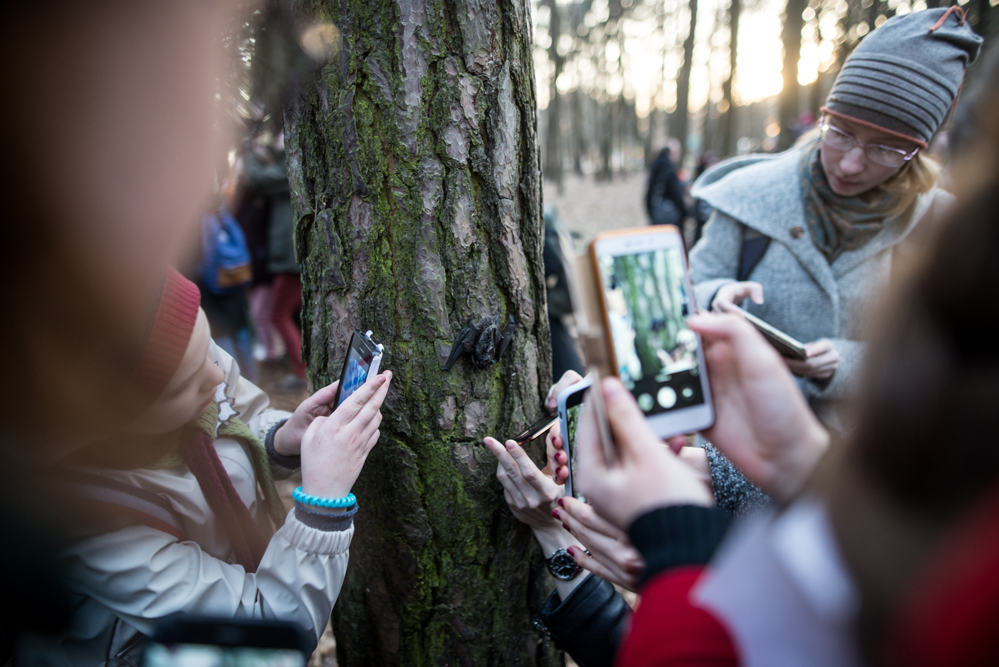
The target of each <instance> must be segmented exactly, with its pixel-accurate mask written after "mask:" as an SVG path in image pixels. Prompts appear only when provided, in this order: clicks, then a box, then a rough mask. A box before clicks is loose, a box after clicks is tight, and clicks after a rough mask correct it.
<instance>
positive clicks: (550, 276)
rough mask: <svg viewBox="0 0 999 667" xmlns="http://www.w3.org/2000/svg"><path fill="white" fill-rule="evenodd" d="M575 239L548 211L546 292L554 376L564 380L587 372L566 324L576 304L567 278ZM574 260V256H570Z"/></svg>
mask: <svg viewBox="0 0 999 667" xmlns="http://www.w3.org/2000/svg"><path fill="white" fill-rule="evenodd" d="M571 250H572V239H571V238H570V236H569V232H568V230H566V228H565V223H563V222H562V220H561V218H559V216H558V211H557V210H556V209H555V207H554V206H549V207H548V208H546V209H545V248H544V260H545V292H546V294H547V296H548V328H549V330H550V331H551V339H552V376H553V377H562V375H563V374H564V373H565V372H566V371H568V370H573V371H576V372H577V373H582V372H583V362H582V360H581V359H580V358H579V352H578V351H577V349H576V339H575V338H573V336H572V334H571V333H570V332H569V328H568V327H567V326H566V325H565V322H564V318H566V317H569V316H571V315H572V301H571V298H570V296H569V285H568V282H567V278H566V266H565V263H566V251H568V252H571ZM569 257H570V258H572V255H571V254H570V255H569Z"/></svg>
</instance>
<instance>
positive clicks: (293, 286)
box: [243, 132, 305, 391]
mask: <svg viewBox="0 0 999 667" xmlns="http://www.w3.org/2000/svg"><path fill="white" fill-rule="evenodd" d="M243 169H244V178H245V182H246V187H247V188H248V189H250V190H253V191H256V192H259V193H261V194H264V195H266V196H267V199H268V207H269V208H270V220H269V224H268V229H267V253H268V260H267V270H268V271H269V272H270V273H272V274H273V275H274V286H273V289H272V296H271V322H272V324H273V325H274V328H275V329H276V330H277V332H278V335H280V336H281V340H283V341H284V346H285V350H286V351H287V352H288V362H289V364H290V365H291V374H290V375H287V376H285V377H284V378H282V379H281V380H279V381H278V389H280V390H282V391H294V390H298V389H301V388H303V387H305V364H304V363H302V335H301V332H300V331H299V329H298V325H297V324H296V323H295V317H296V315H297V314H298V312H299V311H300V310H301V309H302V279H301V269H300V268H299V266H298V262H297V261H296V260H295V239H294V235H295V230H294V216H293V214H292V210H291V194H290V188H289V185H288V168H287V164H286V156H285V151H284V132H280V133H278V135H277V137H276V138H275V140H274V145H273V147H272V149H271V151H270V152H269V155H268V157H267V159H266V160H264V159H261V158H259V157H258V156H257V154H256V153H254V152H251V153H248V154H247V156H246V160H245V162H244V166H243Z"/></svg>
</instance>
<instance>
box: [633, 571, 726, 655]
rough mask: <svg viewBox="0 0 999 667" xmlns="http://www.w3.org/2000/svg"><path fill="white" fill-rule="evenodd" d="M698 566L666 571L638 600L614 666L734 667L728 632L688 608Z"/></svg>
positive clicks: (702, 612)
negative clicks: (639, 601)
mask: <svg viewBox="0 0 999 667" xmlns="http://www.w3.org/2000/svg"><path fill="white" fill-rule="evenodd" d="M703 569H704V568H703V567H701V566H690V567H680V568H675V569H672V570H669V571H668V572H664V573H663V574H661V575H659V576H657V577H656V578H654V579H653V580H652V581H651V582H649V584H648V585H646V586H645V588H644V589H642V601H641V604H639V606H638V610H637V611H636V612H635V617H634V618H633V619H632V621H631V630H630V632H629V633H628V636H627V638H626V639H625V640H624V644H623V645H622V646H621V650H620V652H619V653H618V656H617V662H616V663H615V664H616V667H653V666H655V667H735V666H736V665H738V664H739V659H738V656H737V655H736V651H735V646H734V645H733V644H732V639H731V638H730V637H729V634H728V631H727V630H726V629H725V627H724V626H723V625H722V624H721V622H720V621H719V620H718V619H717V618H716V617H715V616H714V615H713V614H711V613H710V612H708V611H705V610H704V609H701V608H699V607H695V606H693V605H692V604H691V603H690V589H691V588H693V587H694V584H695V583H696V582H697V579H698V577H700V576H701V572H702V571H703Z"/></svg>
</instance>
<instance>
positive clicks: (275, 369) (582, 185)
mask: <svg viewBox="0 0 999 667" xmlns="http://www.w3.org/2000/svg"><path fill="white" fill-rule="evenodd" d="M645 181H646V174H645V173H644V172H639V173H632V174H626V175H619V176H616V177H615V178H614V179H613V180H611V181H596V180H594V179H593V178H592V177H589V176H584V177H579V176H575V175H572V174H568V175H566V177H565V180H564V182H563V187H562V192H558V191H557V189H556V188H555V187H554V186H550V187H548V188H546V190H545V193H544V204H545V206H546V207H549V206H554V207H555V208H556V209H557V211H558V214H559V217H561V218H562V221H563V222H564V223H565V225H566V227H567V228H568V229H569V231H570V232H572V234H573V238H574V242H575V244H576V250H577V251H579V252H582V251H583V250H584V249H585V247H586V243H588V242H589V240H590V239H591V238H593V236H594V235H595V234H596V233H597V232H601V231H605V230H609V229H623V228H626V227H640V226H644V225H647V224H648V217H647V216H646V213H645V205H644V197H645ZM258 370H259V372H260V382H259V384H260V387H261V388H262V389H263V390H264V391H266V392H267V393H268V394H269V395H270V397H271V405H272V406H273V407H275V408H280V409H282V410H289V411H293V410H294V409H295V408H296V407H297V406H298V404H299V403H301V402H302V401H303V400H305V399H306V398H307V397H308V395H309V392H308V391H306V390H305V389H302V390H299V391H293V392H282V391H279V390H278V389H277V382H278V380H280V379H281V378H282V377H283V376H284V375H285V374H287V373H288V365H287V362H286V361H284V362H262V363H259V364H258ZM300 484H301V478H300V477H299V476H297V475H296V476H294V477H292V478H290V479H287V480H282V481H279V482H278V483H277V486H278V491H279V492H280V493H281V496H282V498H283V499H284V501H285V505H286V506H287V507H291V505H292V500H291V491H292V489H294V488H295V487H296V486H298V485H300ZM566 665H567V667H574V666H575V663H574V662H573V661H572V659H571V658H569V657H568V656H566ZM309 667H337V660H336V641H335V640H334V638H333V632H332V630H331V628H330V626H329V625H328V624H327V626H326V631H325V632H324V633H323V636H322V638H321V639H320V640H319V646H318V647H317V648H316V651H315V653H313V654H312V659H311V660H310V661H309Z"/></svg>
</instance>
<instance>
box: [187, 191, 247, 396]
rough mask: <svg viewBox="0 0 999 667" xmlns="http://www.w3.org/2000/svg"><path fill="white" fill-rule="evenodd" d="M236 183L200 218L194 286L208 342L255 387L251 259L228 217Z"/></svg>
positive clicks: (242, 240) (231, 220)
mask: <svg viewBox="0 0 999 667" xmlns="http://www.w3.org/2000/svg"><path fill="white" fill-rule="evenodd" d="M235 187H236V184H235V180H234V179H233V178H227V179H226V180H225V181H224V182H223V184H222V203H221V205H220V206H219V207H218V209H217V210H216V211H215V212H214V213H211V214H209V215H206V216H204V217H203V218H202V219H201V261H200V262H199V270H198V280H197V281H196V284H197V285H198V289H200V290H201V306H202V309H203V310H204V311H205V315H207V317H208V323H209V325H210V326H211V333H212V338H213V339H214V340H215V342H216V344H218V346H219V347H221V348H222V349H223V350H225V351H226V353H228V354H229V356H231V357H233V358H234V359H235V360H236V361H237V363H238V364H239V368H240V372H241V373H242V375H243V377H245V378H246V379H248V380H249V381H250V382H257V365H256V361H255V359H254V357H253V336H252V334H251V332H250V322H249V318H248V317H247V311H248V310H249V303H248V302H247V298H246V291H247V288H248V286H249V285H250V282H251V280H252V279H253V277H252V276H253V270H252V266H251V259H252V258H251V254H250V250H249V248H248V247H247V243H246V239H245V237H244V236H243V230H242V228H241V227H240V226H239V224H238V223H237V222H236V219H235V218H234V217H233V216H232V214H231V213H230V212H229V211H230V210H231V207H232V202H233V199H234V197H235Z"/></svg>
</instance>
